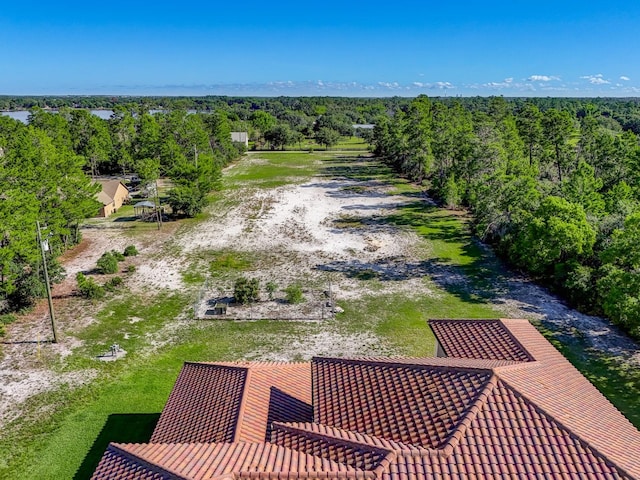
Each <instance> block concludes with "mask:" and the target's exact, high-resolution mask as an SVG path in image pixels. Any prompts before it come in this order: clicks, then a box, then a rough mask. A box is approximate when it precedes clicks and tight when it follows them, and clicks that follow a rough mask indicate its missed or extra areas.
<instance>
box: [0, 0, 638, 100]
mask: <svg viewBox="0 0 640 480" xmlns="http://www.w3.org/2000/svg"><path fill="white" fill-rule="evenodd" d="M7 3H8V4H9V5H3V6H2V8H1V9H0V94H8V95H17V94H33V95H44V94H130V95H207V94H215V95H265V96H271V95H345V96H392V95H400V96H415V95H418V94H420V93H426V94H427V95H430V96H442V95H448V96H455V95H463V96H467V95H504V96H640V2H638V1H634V0H627V1H624V2H623V1H617V0H610V1H599V2H590V1H580V2H578V1H562V0H557V1H555V2H551V1H547V0H538V1H518V0H512V1H510V2H506V1H501V0H494V1H490V2H489V1H484V2H480V1H466V2H446V1H439V2H432V1H429V0H425V1H419V2H418V1H402V0H399V1H387V2H376V1H368V2H356V1H351V2H349V1H347V0H343V1H340V2H338V1H333V0H326V1H322V0H320V1H317V2H305V1H297V2H277V1H273V2H266V1H264V0H263V1H261V2H254V1H236V2H230V1H225V2H216V1H214V0H209V1H207V2H203V1H191V0H184V1H182V2H179V1H172V2H170V3H169V2H167V3H165V2H162V1H157V2H135V1H133V0H130V1H121V0H110V1H109V2H91V1H86V0H85V1H82V2H77V1H63V0H62V1H59V2H53V1H46V2H40V1H32V0H24V1H21V2H7ZM219 3H224V5H220V4H219Z"/></svg>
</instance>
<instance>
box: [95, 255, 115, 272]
mask: <svg viewBox="0 0 640 480" xmlns="http://www.w3.org/2000/svg"><path fill="white" fill-rule="evenodd" d="M97 266H98V271H99V272H100V273H105V274H108V273H116V272H117V271H118V259H117V258H116V257H115V256H114V255H113V253H112V252H105V253H103V254H102V256H101V257H100V259H99V260H98V263H97Z"/></svg>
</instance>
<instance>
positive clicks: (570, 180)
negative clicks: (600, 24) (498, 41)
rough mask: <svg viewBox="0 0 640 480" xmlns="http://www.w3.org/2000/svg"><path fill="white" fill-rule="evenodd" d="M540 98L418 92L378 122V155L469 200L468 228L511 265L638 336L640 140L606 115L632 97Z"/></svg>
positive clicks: (452, 202)
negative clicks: (483, 98) (476, 99)
mask: <svg viewBox="0 0 640 480" xmlns="http://www.w3.org/2000/svg"><path fill="white" fill-rule="evenodd" d="M537 103H541V104H543V105H545V106H547V107H548V108H546V109H544V110H543V109H541V108H539V107H538V106H537V105H536V104H535V103H534V102H533V101H531V102H520V101H517V102H507V101H506V100H504V99H503V98H491V99H488V100H487V102H484V104H483V105H482V106H476V108H470V107H471V106H470V105H469V104H468V103H467V105H466V106H465V105H464V104H463V102H457V101H454V102H447V103H444V102H441V101H431V100H430V99H428V98H426V97H418V98H417V99H415V100H414V101H412V102H411V104H410V105H409V106H408V108H406V109H402V110H400V111H398V112H396V113H395V115H394V116H393V117H382V118H380V120H379V121H378V123H377V125H376V128H375V138H374V143H375V152H376V154H378V155H379V156H380V157H381V158H383V159H384V161H386V162H387V163H389V164H390V165H393V166H394V167H395V168H396V169H397V170H398V171H399V172H402V173H403V174H406V175H408V176H409V177H411V178H412V179H414V180H416V181H419V182H423V183H424V185H426V187H427V188H428V190H429V192H430V193H431V194H432V195H433V196H434V197H435V198H436V199H438V200H439V201H440V202H442V204H443V205H445V206H446V207H449V208H458V207H464V208H467V209H468V210H469V211H470V212H471V214H472V215H473V220H474V228H475V233H476V235H477V236H478V237H479V238H480V239H482V240H483V241H485V242H488V243H490V244H491V245H493V246H494V247H495V249H496V251H497V252H498V253H499V254H500V255H501V256H503V257H504V258H506V259H507V260H508V261H509V262H510V263H512V264H513V265H514V266H516V267H518V268H521V269H523V270H525V271H527V272H528V273H529V274H531V275H532V276H533V277H534V278H536V279H538V280H539V281H541V282H542V283H543V284H545V285H547V286H549V287H551V288H552V289H554V290H556V291H559V292H560V293H562V294H563V295H564V296H565V297H566V298H567V299H568V300H569V301H570V302H571V303H572V304H574V305H576V306H577V307H579V308H581V309H582V310H585V311H587V312H591V313H597V314H602V313H604V314H606V315H607V316H608V317H609V318H610V319H611V320H613V321H614V322H615V323H617V324H619V325H621V326H622V327H623V328H624V329H626V330H627V331H629V332H630V333H632V334H633V335H635V336H636V337H638V336H640V270H639V268H640V256H639V253H640V249H638V245H640V147H639V143H638V135H637V134H636V133H634V131H633V129H632V127H633V126H634V125H635V124H634V123H633V122H631V121H630V122H627V123H624V122H622V121H618V120H617V119H616V114H614V112H618V113H620V112H621V111H623V110H624V108H623V107H622V105H627V106H629V105H630V104H625V103H624V102H623V101H617V100H611V101H596V102H591V101H587V100H569V99H562V100H557V101H554V100H553V99H549V100H546V101H543V102H540V101H538V102H537ZM625 108H626V107H625ZM635 110H637V107H636V108H635ZM635 110H634V109H629V110H628V111H626V112H627V114H626V116H625V117H624V118H626V119H627V120H629V119H631V118H635V116H636V115H637V112H636V111H635ZM621 120H623V119H622V118H621Z"/></svg>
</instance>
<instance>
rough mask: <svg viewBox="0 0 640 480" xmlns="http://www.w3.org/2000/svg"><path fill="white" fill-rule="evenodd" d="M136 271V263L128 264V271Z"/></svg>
mask: <svg viewBox="0 0 640 480" xmlns="http://www.w3.org/2000/svg"><path fill="white" fill-rule="evenodd" d="M135 271H136V266H135V265H127V273H133V272H135Z"/></svg>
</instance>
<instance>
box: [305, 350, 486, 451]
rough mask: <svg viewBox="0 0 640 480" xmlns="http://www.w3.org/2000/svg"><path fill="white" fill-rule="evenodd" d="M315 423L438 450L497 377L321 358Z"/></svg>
mask: <svg viewBox="0 0 640 480" xmlns="http://www.w3.org/2000/svg"><path fill="white" fill-rule="evenodd" d="M312 372H313V385H314V389H313V394H314V406H315V412H314V421H315V422H316V423H323V424H327V425H334V426H336V427H338V428H342V429H345V430H353V431H356V432H362V433H367V434H369V435H373V436H377V437H382V438H386V439H388V440H394V441H396V442H401V443H406V444H411V445H416V446H423V447H427V448H437V447H439V446H441V445H442V444H443V443H444V442H445V441H446V440H447V439H448V438H449V436H450V435H451V434H452V433H453V431H454V430H455V429H456V427H457V426H458V424H459V422H460V421H461V419H462V417H463V416H464V415H465V413H466V412H467V409H468V408H469V407H470V406H471V405H472V404H473V402H474V401H475V400H476V399H477V397H478V396H479V394H480V393H481V391H482V389H483V388H484V387H485V386H486V385H487V383H488V382H489V380H490V378H491V376H492V373H491V371H467V370H454V369H449V368H439V367H431V366H422V365H405V364H394V363H384V362H367V361H361V360H343V359H329V358H316V359H314V360H313V363H312Z"/></svg>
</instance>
